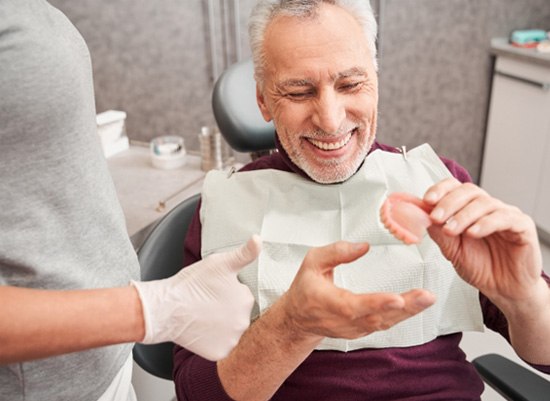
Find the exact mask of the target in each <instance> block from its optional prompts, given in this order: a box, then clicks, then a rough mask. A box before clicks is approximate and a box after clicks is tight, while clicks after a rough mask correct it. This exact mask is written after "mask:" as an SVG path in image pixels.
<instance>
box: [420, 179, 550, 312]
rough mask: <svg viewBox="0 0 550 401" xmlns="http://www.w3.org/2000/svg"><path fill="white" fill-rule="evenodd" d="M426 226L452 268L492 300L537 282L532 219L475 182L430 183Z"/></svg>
mask: <svg viewBox="0 0 550 401" xmlns="http://www.w3.org/2000/svg"><path fill="white" fill-rule="evenodd" d="M424 201H425V202H426V203H428V204H429V205H433V206H434V209H433V210H432V212H431V214H430V217H431V219H432V221H433V222H434V224H433V225H432V226H431V227H430V228H429V229H428V232H429V234H430V236H431V237H432V239H433V240H434V241H435V242H436V243H437V244H438V245H439V247H440V248H441V251H442V252H443V254H444V255H445V257H446V258H447V259H449V260H450V261H451V262H452V263H453V265H454V266H455V268H456V270H457V272H458V274H459V275H460V276H461V277H462V278H463V279H464V280H465V281H467V282H468V283H470V284H471V285H473V286H474V287H476V288H478V289H479V290H480V291H481V292H483V293H484V294H485V295H486V296H488V297H489V298H490V299H491V300H492V301H493V302H495V303H497V305H498V304H499V303H502V302H517V301H522V300H527V299H529V298H530V297H532V296H533V295H535V294H536V293H537V292H538V291H535V289H537V288H538V289H542V290H544V288H545V287H546V285H544V286H543V285H542V284H543V281H542V279H541V271H542V256H541V251H540V246H539V242H538V239H537V233H536V228H535V224H534V222H533V220H532V219H531V218H530V217H529V216H527V215H526V214H524V213H522V212H521V211H520V210H519V209H518V208H517V207H514V206H510V205H507V204H504V203H503V202H501V201H499V200H498V199H495V198H493V197H491V196H489V194H487V193H486V192H485V191H484V190H482V189H481V188H479V187H478V186H476V185H474V184H470V183H466V184H462V183H460V182H459V181H457V180H456V179H454V178H450V179H446V180H443V181H441V182H439V183H438V184H436V185H434V186H432V187H431V188H430V189H428V191H427V192H426V194H425V195H424Z"/></svg>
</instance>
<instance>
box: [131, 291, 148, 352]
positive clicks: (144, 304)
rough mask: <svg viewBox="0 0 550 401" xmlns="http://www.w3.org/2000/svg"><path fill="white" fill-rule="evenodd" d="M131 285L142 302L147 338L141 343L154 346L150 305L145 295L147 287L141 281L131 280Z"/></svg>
mask: <svg viewBox="0 0 550 401" xmlns="http://www.w3.org/2000/svg"><path fill="white" fill-rule="evenodd" d="M130 285H132V286H133V287H134V288H135V289H136V290H137V293H138V295H139V299H140V301H141V309H142V310H143V321H144V322H145V337H143V340H141V341H139V342H140V343H142V344H152V343H153V342H154V341H153V338H152V337H153V327H152V322H151V311H150V310H149V305H148V304H147V302H146V295H145V293H146V292H147V290H146V289H145V288H144V287H145V286H146V284H145V283H143V282H141V281H135V280H131V281H130Z"/></svg>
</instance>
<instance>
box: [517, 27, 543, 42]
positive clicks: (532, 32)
mask: <svg viewBox="0 0 550 401" xmlns="http://www.w3.org/2000/svg"><path fill="white" fill-rule="evenodd" d="M546 38H547V36H546V31H543V30H542V29H528V30H521V31H514V32H512V37H511V38H510V40H511V41H512V42H513V43H517V44H519V45H523V44H526V43H533V42H541V41H543V40H545V39H546Z"/></svg>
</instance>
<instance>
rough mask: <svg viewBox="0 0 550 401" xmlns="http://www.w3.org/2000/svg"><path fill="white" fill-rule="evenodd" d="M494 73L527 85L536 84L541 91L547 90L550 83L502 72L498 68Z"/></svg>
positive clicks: (549, 87)
mask: <svg viewBox="0 0 550 401" xmlns="http://www.w3.org/2000/svg"><path fill="white" fill-rule="evenodd" d="M495 74H496V75H500V76H501V77H505V78H509V79H513V80H514V81H519V82H523V83H525V84H528V85H532V86H536V87H537V88H540V89H542V90H543V91H547V90H548V89H550V83H549V82H540V81H535V80H533V79H527V78H523V77H518V76H517V75H512V74H508V73H507V72H502V71H499V70H496V71H495Z"/></svg>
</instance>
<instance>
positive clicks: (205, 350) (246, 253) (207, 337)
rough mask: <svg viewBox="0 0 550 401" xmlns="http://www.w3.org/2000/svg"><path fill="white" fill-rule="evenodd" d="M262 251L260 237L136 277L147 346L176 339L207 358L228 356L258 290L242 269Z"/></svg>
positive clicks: (248, 322) (245, 327)
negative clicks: (150, 276)
mask: <svg viewBox="0 0 550 401" xmlns="http://www.w3.org/2000/svg"><path fill="white" fill-rule="evenodd" d="M260 250H261V240H260V237H259V236H257V235H254V236H253V237H252V238H251V239H250V240H248V242H247V243H246V244H245V245H243V246H241V247H240V248H238V249H234V250H232V251H229V252H224V253H219V254H215V255H210V256H208V257H207V258H206V259H203V260H201V261H199V262H196V263H194V264H192V265H190V266H188V267H186V268H185V269H182V271H180V272H179V273H177V274H175V275H174V276H172V277H170V278H167V279H164V280H156V281H141V282H136V281H132V284H133V285H134V286H135V288H136V289H137V291H138V293H139V297H140V299H141V303H142V308H143V315H144V320H145V337H144V339H143V340H142V341H141V342H142V343H144V344H154V343H161V342H166V341H172V342H174V343H176V344H179V345H181V346H182V347H184V348H186V349H188V350H189V351H192V352H194V353H196V354H198V355H200V356H202V357H203V358H206V359H209V360H211V361H216V360H219V359H222V358H224V357H225V356H227V354H229V352H230V351H231V350H232V349H233V347H235V345H237V342H238V341H239V338H240V337H241V335H242V333H243V332H244V331H245V330H246V329H247V328H248V326H249V324H250V311H251V310H252V306H253V304H254V297H253V296H252V293H251V292H250V290H249V289H248V287H246V286H245V285H244V284H241V283H240V282H239V281H238V279H237V273H238V272H239V271H240V270H241V269H242V268H243V267H244V266H246V265H248V264H249V263H251V262H252V261H253V260H255V259H256V258H257V257H258V255H259V253H260Z"/></svg>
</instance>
